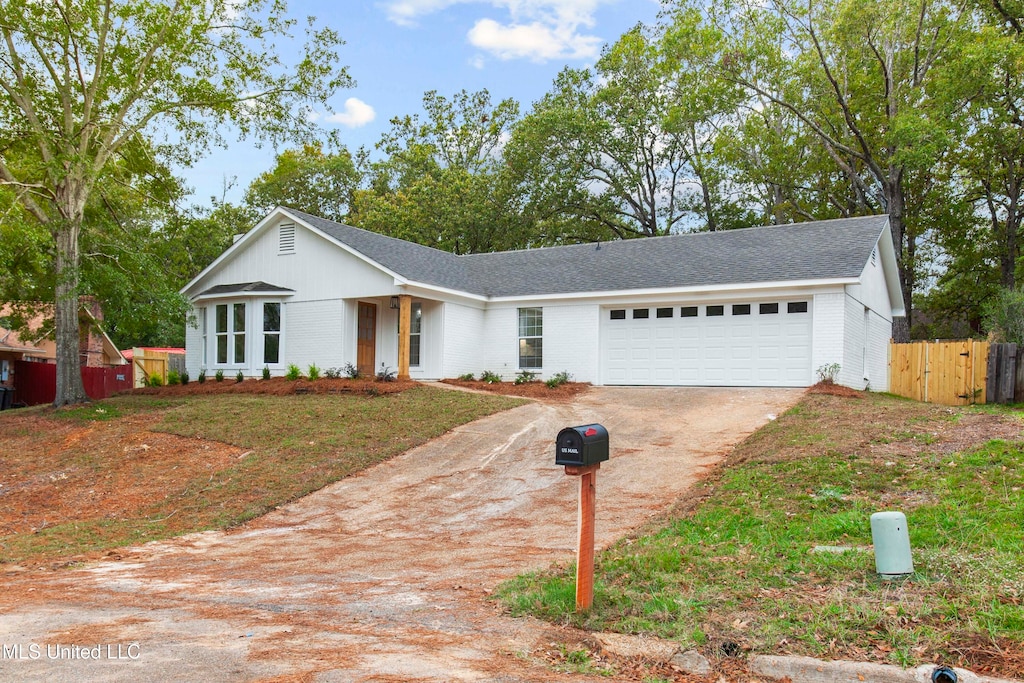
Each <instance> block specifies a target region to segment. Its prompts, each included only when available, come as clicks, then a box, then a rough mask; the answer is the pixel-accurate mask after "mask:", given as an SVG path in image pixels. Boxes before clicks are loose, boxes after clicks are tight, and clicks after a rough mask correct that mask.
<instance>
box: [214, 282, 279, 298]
mask: <svg viewBox="0 0 1024 683" xmlns="http://www.w3.org/2000/svg"><path fill="white" fill-rule="evenodd" d="M294 291H295V290H294V289H288V288H287V287H278V286H277V285H268V284H267V283H266V282H239V283H236V284H230V285H216V286H214V287H210V288H209V289H204V290H203V291H201V292H199V296H210V295H212V294H241V293H244V292H294Z"/></svg>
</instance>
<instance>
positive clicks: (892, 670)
mask: <svg viewBox="0 0 1024 683" xmlns="http://www.w3.org/2000/svg"><path fill="white" fill-rule="evenodd" d="M748 666H749V667H750V670H751V672H753V673H756V674H759V675H761V676H769V677H771V678H786V677H787V676H788V677H789V678H790V680H792V681H793V683H845V682H846V681H850V682H851V683H931V680H932V679H931V675H932V671H934V670H935V665H933V664H922V665H921V666H919V667H917V668H915V669H901V668H900V667H898V666H891V665H888V664H870V663H867V662H850V661H842V660H839V661H824V660H821V659H814V658H812V657H779V656H775V655H753V656H752V657H751V658H750V659H749V660H748ZM953 671H955V672H956V675H957V679H958V681H959V683H1016V682H1015V681H1013V680H1010V679H1006V678H989V677H988V676H979V675H977V674H975V673H974V672H971V671H968V670H966V669H953Z"/></svg>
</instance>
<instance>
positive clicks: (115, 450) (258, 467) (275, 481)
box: [0, 386, 522, 566]
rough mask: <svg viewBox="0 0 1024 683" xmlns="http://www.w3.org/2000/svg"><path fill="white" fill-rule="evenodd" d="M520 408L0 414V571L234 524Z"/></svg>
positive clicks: (354, 406)
mask: <svg viewBox="0 0 1024 683" xmlns="http://www.w3.org/2000/svg"><path fill="white" fill-rule="evenodd" d="M521 403H522V401H521V400H519V399H513V398H507V397H502V396H489V395H480V394H471V393H466V392H458V391H450V390H444V389H437V388H431V387H422V386H417V387H415V388H412V389H408V390H406V391H402V392H401V393H394V394H387V395H381V396H375V397H374V396H368V395H365V394H358V395H332V394H326V395H316V394H310V395H290V396H269V395H259V394H221V395H215V396H193V397H174V396H160V395H155V396H140V395H128V396H122V397H117V398H113V399H108V400H105V401H101V402H97V403H91V404H88V405H85V406H81V407H77V408H73V409H65V410H58V411H54V410H52V409H48V408H31V409H24V410H17V411H5V412H3V413H0V564H2V563H21V564H38V563H45V564H50V565H53V566H60V565H61V564H66V563H68V562H71V561H73V560H75V559H82V558H84V557H90V556H96V555H97V554H101V553H103V552H114V551H113V549H116V548H118V547H121V546H124V545H129V544H135V543H139V542H144V541H149V540H154V539H159V538H167V537H170V536H176V535H179V534H184V533H189V532H193V531H201V530H206V529H223V528H228V527H232V526H235V525H238V524H241V523H243V522H245V521H247V520H250V519H252V518H254V517H257V516H259V515H262V514H264V513H265V512H267V511H269V510H272V509H274V508H275V507H277V506H279V505H282V504H284V503H286V502H288V501H291V500H295V499H296V498H299V497H301V496H304V495H306V494H307V493H310V492H312V491H315V490H317V489H319V488H322V487H323V486H326V485H327V484H330V483H331V482H334V481H337V480H339V479H341V478H343V477H346V476H348V475H350V474H353V473H355V472H359V471H360V470H363V469H365V468H367V467H370V466H371V465H374V464H375V463H378V462H380V461H382V460H385V459H387V458H390V457H392V456H394V455H397V454H399V453H402V452H404V451H406V450H408V449H410V448H412V447H414V446H417V445H419V444H421V443H424V442H426V441H428V440H430V439H432V438H434V437H436V436H439V435H441V434H443V433H445V432H447V431H448V430H450V429H452V428H454V427H456V426H458V425H461V424H464V423H466V422H470V421H472V420H475V419H477V418H479V417H483V416H484V415H489V414H491V413H494V412H497V411H500V410H505V409H507V408H510V407H513V406H516V405H520V404H521Z"/></svg>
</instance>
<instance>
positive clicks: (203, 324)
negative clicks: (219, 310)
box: [199, 306, 210, 368]
mask: <svg viewBox="0 0 1024 683" xmlns="http://www.w3.org/2000/svg"><path fill="white" fill-rule="evenodd" d="M209 324H210V323H209V321H208V320H207V319H206V306H203V307H201V308H200V309H199V331H200V333H201V334H202V337H203V367H204V368H205V367H206V363H207V362H208V361H207V357H208V356H209V353H210V352H209V351H208V350H207V348H208V347H207V346H206V344H207V335H206V330H207V329H208V327H207V326H208V325H209Z"/></svg>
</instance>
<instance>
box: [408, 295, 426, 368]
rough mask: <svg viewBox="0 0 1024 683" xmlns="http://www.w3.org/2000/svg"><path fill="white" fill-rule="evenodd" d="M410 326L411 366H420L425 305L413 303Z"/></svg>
mask: <svg viewBox="0 0 1024 683" xmlns="http://www.w3.org/2000/svg"><path fill="white" fill-rule="evenodd" d="M410 317H411V320H410V321H409V322H410V325H409V365H411V366H413V367H417V368H418V367H419V366H420V349H421V348H422V343H421V339H422V338H423V304H421V303H419V302H418V301H415V302H413V304H412V311H411V316H410Z"/></svg>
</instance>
